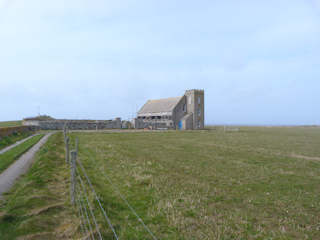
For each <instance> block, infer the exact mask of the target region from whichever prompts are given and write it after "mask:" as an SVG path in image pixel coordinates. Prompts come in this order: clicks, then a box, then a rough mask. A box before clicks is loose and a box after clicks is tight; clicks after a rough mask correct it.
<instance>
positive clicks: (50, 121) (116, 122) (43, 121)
mask: <svg viewBox="0 0 320 240" xmlns="http://www.w3.org/2000/svg"><path fill="white" fill-rule="evenodd" d="M22 125H24V126H34V127H36V128H37V129H41V130H62V129H63V128H64V127H65V126H67V127H68V129H70V130H103V129H128V128H131V123H130V122H128V121H121V118H115V119H112V120H71V119H54V118H51V117H49V116H45V117H44V116H39V117H33V118H25V119H23V121H22Z"/></svg>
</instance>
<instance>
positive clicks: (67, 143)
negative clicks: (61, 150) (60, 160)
mask: <svg viewBox="0 0 320 240" xmlns="http://www.w3.org/2000/svg"><path fill="white" fill-rule="evenodd" d="M65 141H66V163H69V156H70V153H69V137H66V139H65Z"/></svg>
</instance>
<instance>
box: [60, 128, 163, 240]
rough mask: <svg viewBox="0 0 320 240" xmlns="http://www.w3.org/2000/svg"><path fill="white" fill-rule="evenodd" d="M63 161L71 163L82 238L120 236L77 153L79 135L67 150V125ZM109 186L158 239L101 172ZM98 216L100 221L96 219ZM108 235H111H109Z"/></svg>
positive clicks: (68, 138) (72, 199) (72, 190)
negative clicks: (71, 147)
mask: <svg viewBox="0 0 320 240" xmlns="http://www.w3.org/2000/svg"><path fill="white" fill-rule="evenodd" d="M63 135H64V142H65V151H66V156H65V159H66V163H67V164H68V165H70V199H71V203H72V204H73V205H74V206H75V208H76V210H77V215H78V217H79V220H80V226H79V228H80V232H81V235H82V239H90V240H91V239H92V240H95V239H99V240H102V239H104V238H103V233H106V232H107V233H109V234H108V239H116V240H118V239H120V238H119V235H118V233H117V232H116V229H115V227H114V225H113V224H112V222H111V218H110V216H109V215H108V212H107V211H106V209H105V208H104V207H103V204H102V203H101V199H100V198H99V196H98V194H97V193H96V191H95V189H94V187H93V184H92V181H91V179H90V178H89V176H88V174H87V171H86V169H85V167H84V166H83V164H82V162H81V160H80V158H79V157H78V151H79V139H78V138H76V140H75V149H74V150H70V137H69V136H68V128H67V125H65V126H64V129H63ZM103 174H104V176H105V177H106V179H107V182H108V184H109V185H110V186H111V188H112V190H113V191H114V192H115V193H116V194H118V196H119V197H120V198H121V199H122V201H123V202H124V203H125V204H126V205H127V207H128V208H129V209H130V211H131V212H132V214H133V215H134V216H135V217H136V219H137V221H138V222H139V223H140V224H141V225H142V226H143V228H144V229H145V231H146V232H147V233H148V234H149V236H150V239H153V240H157V238H156V236H155V235H154V234H153V232H152V231H151V230H150V228H149V227H148V226H147V225H146V224H145V223H144V221H143V220H142V218H141V217H140V216H139V215H138V213H137V212H136V211H135V210H134V208H133V207H132V205H131V204H130V203H129V202H128V201H127V199H126V198H125V196H124V195H123V194H121V192H120V191H119V189H118V188H117V186H116V185H115V184H114V183H113V182H112V181H111V179H110V178H109V177H108V175H107V174H106V173H103ZM99 220H100V221H99ZM110 237H111V238H110Z"/></svg>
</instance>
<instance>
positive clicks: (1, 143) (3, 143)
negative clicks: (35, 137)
mask: <svg viewBox="0 0 320 240" xmlns="http://www.w3.org/2000/svg"><path fill="white" fill-rule="evenodd" d="M31 134H32V132H25V133H13V134H12V135H10V136H7V137H4V138H1V139H0V150H1V149H3V148H5V147H7V146H10V145H11V144H14V143H15V142H17V141H20V140H22V139H24V138H26V137H29V136H30V135H31Z"/></svg>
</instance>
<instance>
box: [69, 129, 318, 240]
mask: <svg viewBox="0 0 320 240" xmlns="http://www.w3.org/2000/svg"><path fill="white" fill-rule="evenodd" d="M72 136H73V139H74V137H75V136H78V137H79V138H80V148H79V149H80V153H79V156H80V158H81V160H82V161H83V163H84V165H85V166H86V169H87V171H88V173H89V175H90V178H91V179H92V181H93V183H94V186H95V188H96V191H97V192H98V195H99V196H101V199H102V200H103V205H104V207H105V209H107V212H108V213H109V215H110V218H111V221H112V222H113V224H114V225H115V227H116V230H117V232H118V234H119V235H120V238H121V239H150V238H149V237H148V235H147V233H146V232H145V231H144V229H143V228H142V227H141V225H140V224H139V223H138V221H137V220H136V219H135V218H134V216H133V215H132V214H131V213H130V211H129V209H128V208H127V207H126V205H125V204H124V203H123V202H122V200H121V199H120V198H119V197H118V195H117V194H116V192H115V191H114V190H113V189H112V187H111V186H110V184H108V181H107V179H106V177H105V175H104V174H108V176H109V177H110V178H111V179H112V180H113V182H114V183H115V184H116V185H117V187H118V188H119V189H120V191H121V192H122V193H123V194H124V195H125V196H126V197H127V198H128V201H129V202H130V203H131V204H132V205H133V207H134V208H135V209H136V210H137V212H138V213H139V214H140V215H141V217H142V218H143V219H144V221H145V222H146V224H147V225H148V226H149V227H150V228H151V229H152V231H153V232H154V233H155V235H156V236H157V237H158V238H159V239H320V225H319V222H320V214H319V212H320V201H319V191H320V187H319V186H320V177H319V176H320V148H319V142H320V128H262V127H260V128H259V127H257V128H249V127H248V128H241V131H240V132H230V133H224V132H223V131H222V129H221V128H218V129H217V130H215V131H193V132H167V133H109V134H105V133H96V134H92V133H73V134H72ZM104 234H110V232H108V231H106V232H105V233H104Z"/></svg>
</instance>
